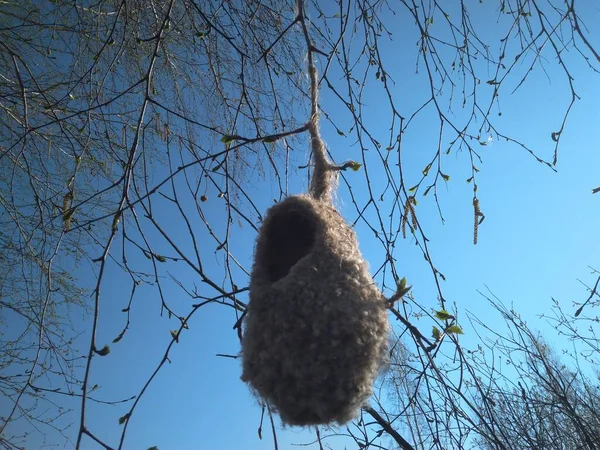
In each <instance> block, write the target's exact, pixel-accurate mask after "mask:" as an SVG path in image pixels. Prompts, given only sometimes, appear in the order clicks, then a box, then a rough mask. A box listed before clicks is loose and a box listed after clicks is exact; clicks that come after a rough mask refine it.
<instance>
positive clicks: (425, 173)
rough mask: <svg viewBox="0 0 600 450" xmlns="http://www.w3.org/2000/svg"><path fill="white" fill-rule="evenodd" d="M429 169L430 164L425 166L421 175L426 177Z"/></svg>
mask: <svg viewBox="0 0 600 450" xmlns="http://www.w3.org/2000/svg"><path fill="white" fill-rule="evenodd" d="M429 169H431V164H427V166H426V167H425V168H424V169H423V175H424V176H427V174H428V173H429Z"/></svg>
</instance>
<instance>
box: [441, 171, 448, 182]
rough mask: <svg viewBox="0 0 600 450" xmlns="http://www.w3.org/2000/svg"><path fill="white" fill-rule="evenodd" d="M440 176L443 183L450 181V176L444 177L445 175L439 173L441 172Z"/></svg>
mask: <svg viewBox="0 0 600 450" xmlns="http://www.w3.org/2000/svg"><path fill="white" fill-rule="evenodd" d="M440 175H441V176H442V178H443V179H444V181H450V175H446V174H445V173H441V172H440Z"/></svg>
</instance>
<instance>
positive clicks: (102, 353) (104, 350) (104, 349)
mask: <svg viewBox="0 0 600 450" xmlns="http://www.w3.org/2000/svg"><path fill="white" fill-rule="evenodd" d="M94 351H95V352H96V353H97V354H98V355H100V356H106V355H108V354H109V353H110V347H109V346H108V345H105V346H104V347H102V348H101V349H100V350H94Z"/></svg>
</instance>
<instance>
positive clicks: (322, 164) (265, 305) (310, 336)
mask: <svg viewBox="0 0 600 450" xmlns="http://www.w3.org/2000/svg"><path fill="white" fill-rule="evenodd" d="M309 61H310V64H309V71H310V76H311V87H312V92H311V95H312V116H311V120H310V123H309V124H308V129H309V132H310V137H311V148H312V153H313V161H314V173H313V179H312V181H311V186H310V195H299V196H291V197H288V198H286V199H285V200H284V201H282V202H281V203H278V204H276V205H274V206H272V207H271V208H270V209H269V210H268V211H267V213H266V215H265V220H264V222H263V224H262V226H261V228H260V231H259V235H258V239H257V241H256V248H255V255H254V265H253V267H252V273H251V277H250V302H249V304H248V311H247V315H246V318H245V321H244V330H245V331H244V334H243V338H242V361H243V373H242V379H243V380H244V381H246V382H247V383H249V384H250V386H251V387H252V389H253V390H254V392H255V393H257V394H258V395H259V396H260V397H261V398H262V399H263V401H265V402H266V403H267V404H268V405H269V406H270V407H271V408H272V409H273V410H275V411H277V412H278V413H279V415H280V416H281V419H282V421H283V422H284V423H287V424H290V425H313V424H328V423H332V422H337V423H339V424H342V423H345V422H347V421H349V420H351V419H352V418H354V417H355V416H356V415H357V413H358V410H359V408H360V407H362V406H363V405H365V404H366V402H367V401H368V399H369V397H370V396H371V394H372V391H373V383H374V381H375V378H376V377H377V374H378V371H379V368H380V366H381V362H382V361H383V359H384V357H385V354H386V348H387V340H388V331H389V323H388V318H387V313H386V304H385V299H384V296H383V294H382V293H381V291H380V290H379V289H378V288H377V286H375V284H374V283H373V280H372V278H371V275H370V274H369V270H368V266H367V263H366V262H365V260H364V259H363V257H362V255H361V253H360V251H359V249H358V241H357V239H356V235H355V233H354V231H353V230H352V228H350V227H349V226H348V224H347V223H346V222H345V220H344V219H343V218H342V216H341V215H340V214H339V213H338V212H337V210H336V209H335V208H334V207H333V206H332V205H331V190H332V185H333V171H332V170H331V166H330V164H329V162H328V160H327V157H326V152H325V145H324V143H323V140H322V139H321V136H320V134H319V123H318V109H317V108H318V105H317V92H316V91H317V86H318V84H317V72H316V69H315V67H314V65H313V64H312V59H310V60H309Z"/></svg>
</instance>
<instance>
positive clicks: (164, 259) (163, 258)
mask: <svg viewBox="0 0 600 450" xmlns="http://www.w3.org/2000/svg"><path fill="white" fill-rule="evenodd" d="M154 257H155V258H156V259H157V260H158V262H161V263H164V262H167V258H165V257H164V256H162V255H154Z"/></svg>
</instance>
